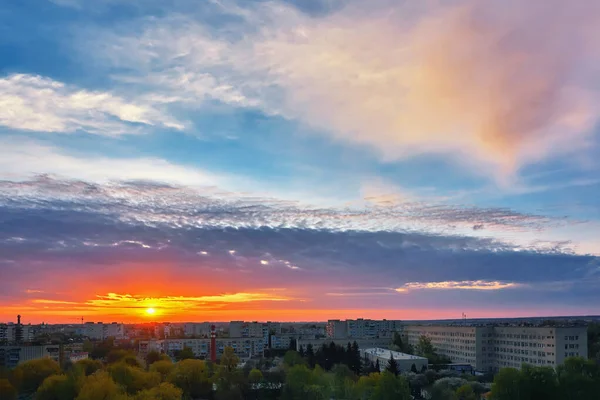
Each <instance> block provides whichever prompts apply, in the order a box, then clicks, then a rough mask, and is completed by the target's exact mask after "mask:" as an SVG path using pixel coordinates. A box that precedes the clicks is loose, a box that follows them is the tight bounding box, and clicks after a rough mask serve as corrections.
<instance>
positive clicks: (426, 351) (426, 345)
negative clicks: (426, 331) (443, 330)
mask: <svg viewBox="0 0 600 400" xmlns="http://www.w3.org/2000/svg"><path fill="white" fill-rule="evenodd" d="M415 351H416V353H417V355H418V356H421V357H427V358H429V356H431V355H433V354H434V353H435V348H434V347H433V345H432V344H431V339H430V338H428V337H427V336H425V335H421V337H419V343H418V344H417V348H416V349H415Z"/></svg>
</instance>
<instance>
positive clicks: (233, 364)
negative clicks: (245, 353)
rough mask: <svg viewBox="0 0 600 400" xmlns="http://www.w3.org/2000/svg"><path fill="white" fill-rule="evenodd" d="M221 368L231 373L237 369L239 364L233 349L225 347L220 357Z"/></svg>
mask: <svg viewBox="0 0 600 400" xmlns="http://www.w3.org/2000/svg"><path fill="white" fill-rule="evenodd" d="M220 362H221V366H223V367H225V368H226V369H227V371H229V372H231V371H233V370H234V369H236V368H237V366H238V364H239V363H240V358H239V357H238V356H237V355H236V354H235V350H234V349H233V347H229V346H227V347H225V349H223V354H222V355H221V359H220Z"/></svg>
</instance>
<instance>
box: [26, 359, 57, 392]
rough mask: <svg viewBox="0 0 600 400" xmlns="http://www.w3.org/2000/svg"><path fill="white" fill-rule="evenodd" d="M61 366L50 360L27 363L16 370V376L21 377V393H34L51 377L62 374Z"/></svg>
mask: <svg viewBox="0 0 600 400" xmlns="http://www.w3.org/2000/svg"><path fill="white" fill-rule="evenodd" d="M60 372H61V371H60V366H59V365H58V363H57V362H56V361H54V360H51V359H49V358H40V359H37V360H31V361H26V362H24V363H23V364H20V365H18V366H17V368H15V376H18V377H19V380H20V382H19V392H21V393H33V392H35V391H36V390H37V388H38V387H40V385H41V384H42V382H44V379H46V378H47V377H49V376H51V375H58V374H60Z"/></svg>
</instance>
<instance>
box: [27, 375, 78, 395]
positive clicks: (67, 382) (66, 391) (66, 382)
mask: <svg viewBox="0 0 600 400" xmlns="http://www.w3.org/2000/svg"><path fill="white" fill-rule="evenodd" d="M78 389H79V388H78V387H77V382H76V380H75V379H73V377H69V376H67V375H52V376H49V377H48V378H46V379H44V382H42V384H41V385H40V387H39V388H38V389H37V392H36V394H35V399H36V400H72V399H74V398H75V397H76V396H77V391H78Z"/></svg>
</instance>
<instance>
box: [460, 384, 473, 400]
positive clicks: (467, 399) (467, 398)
mask: <svg viewBox="0 0 600 400" xmlns="http://www.w3.org/2000/svg"><path fill="white" fill-rule="evenodd" d="M456 400H477V395H476V394H475V391H473V388H472V387H471V385H463V386H461V387H459V388H458V389H456Z"/></svg>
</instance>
